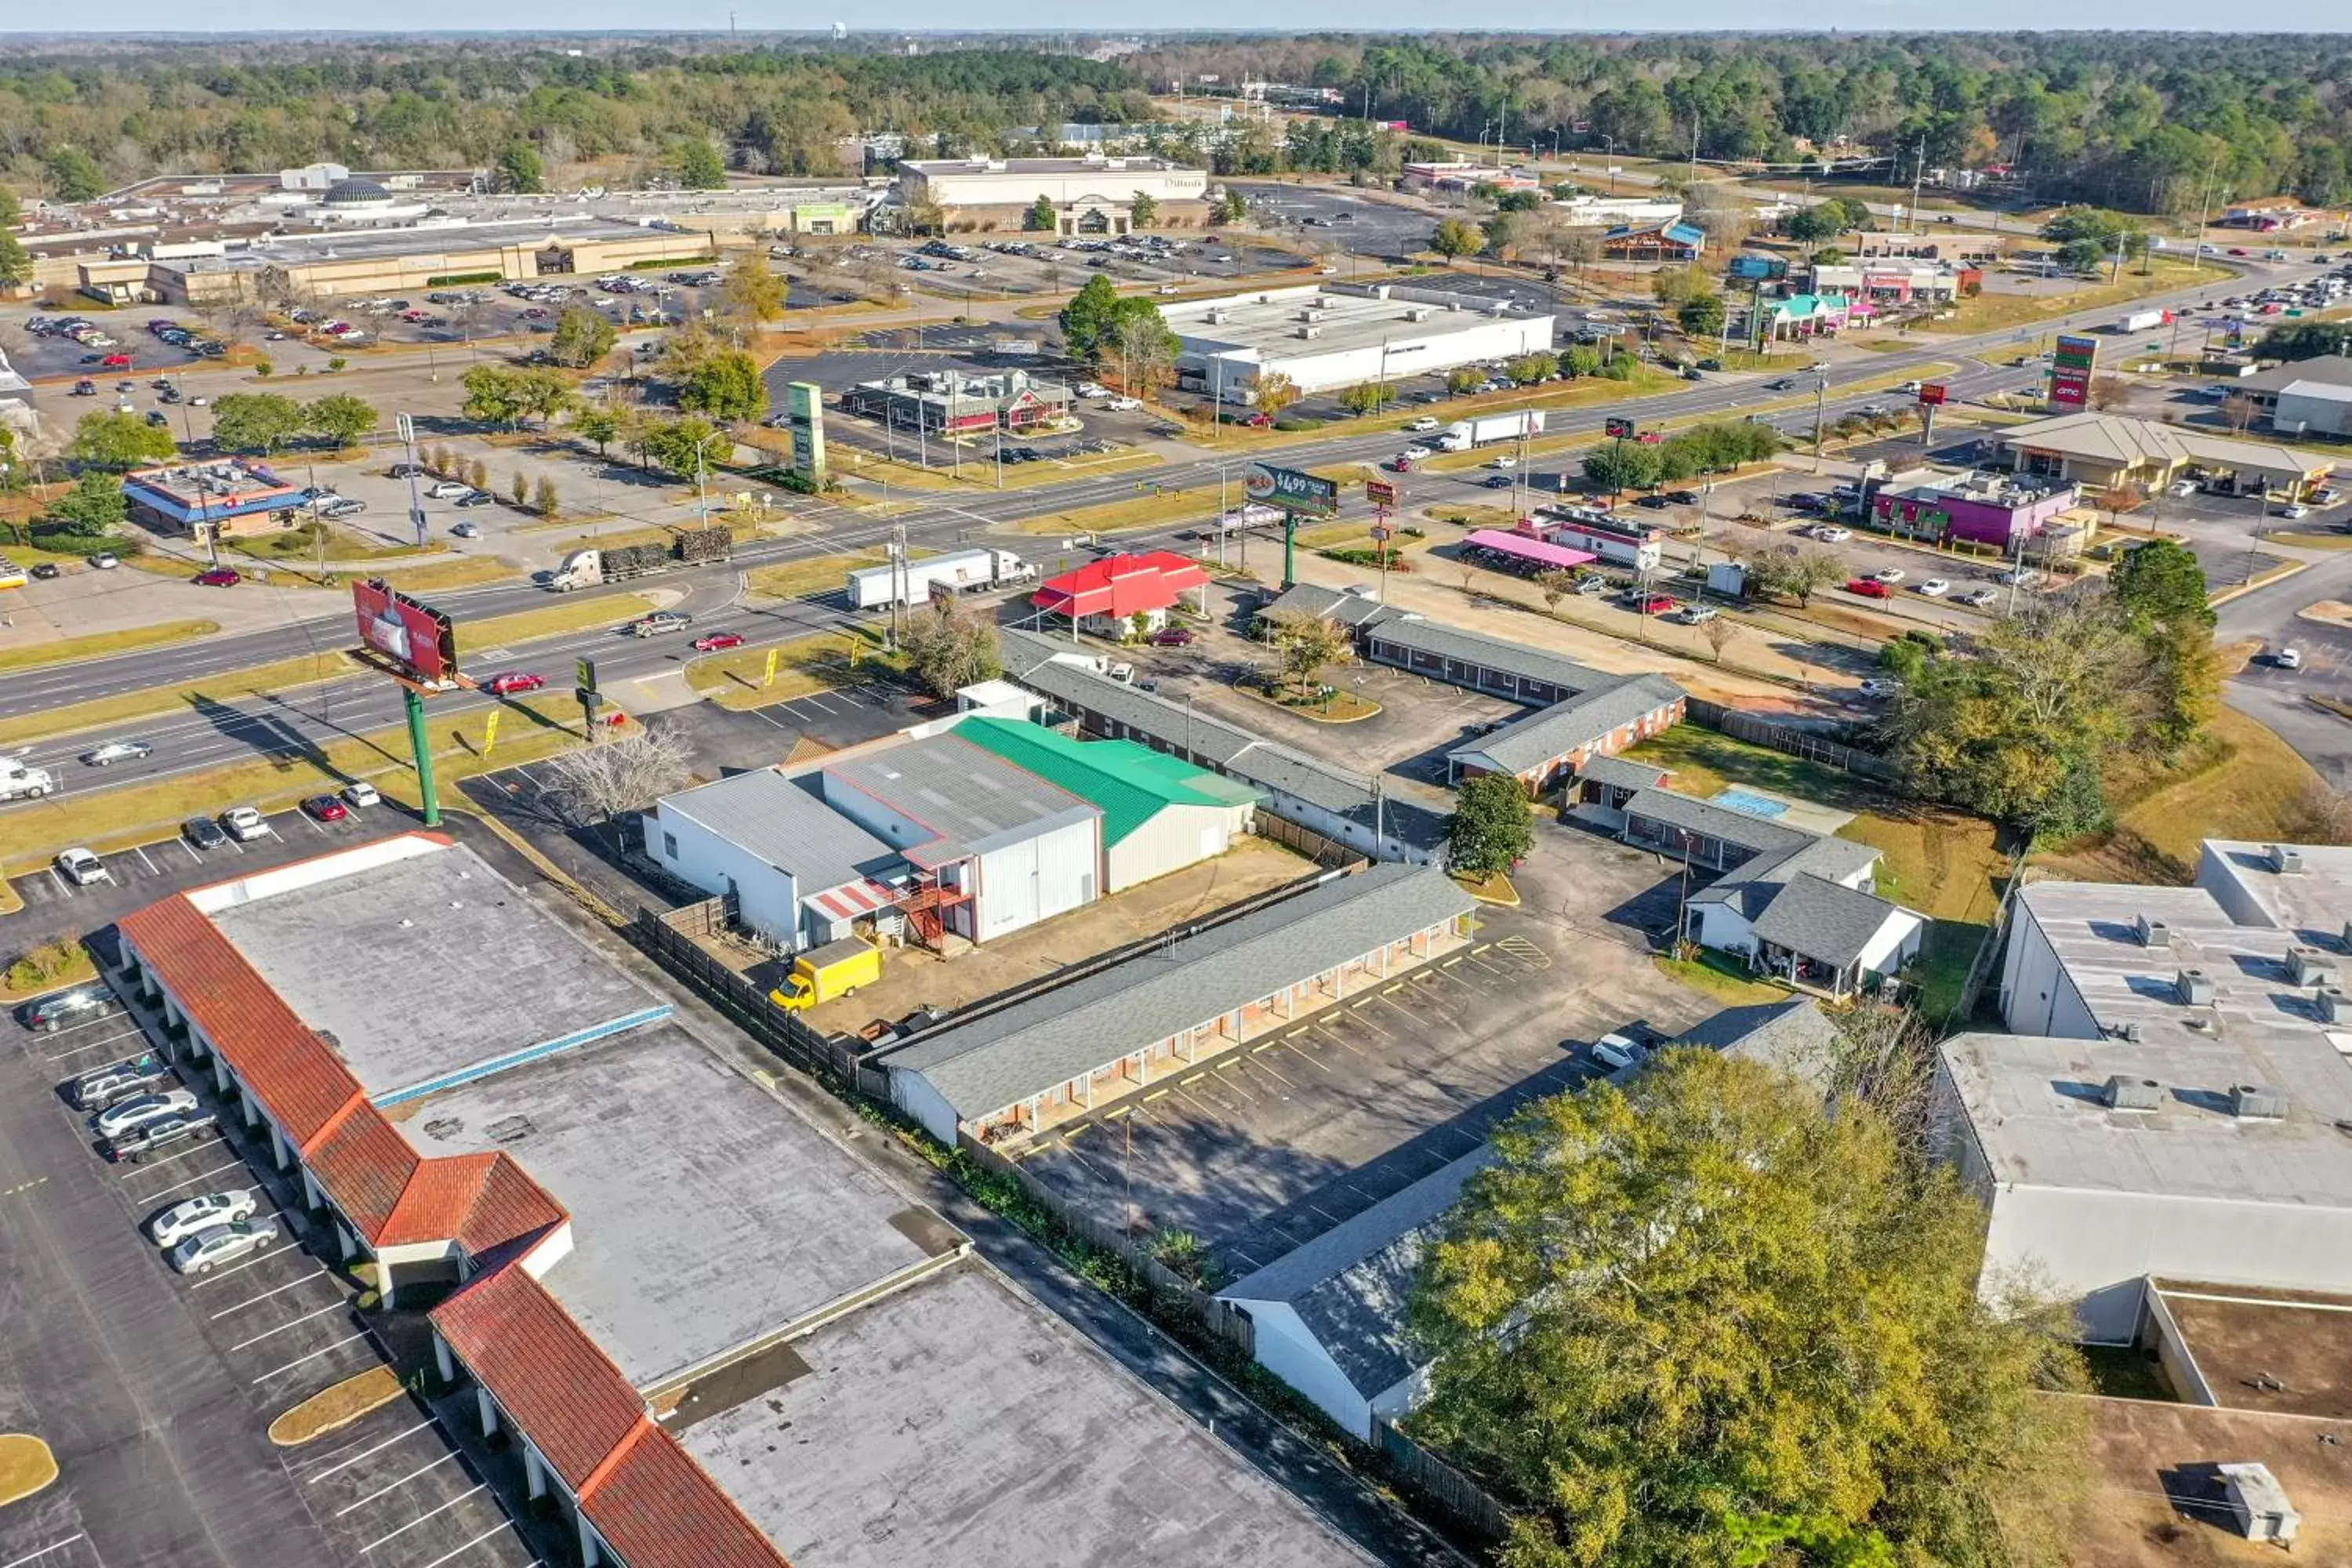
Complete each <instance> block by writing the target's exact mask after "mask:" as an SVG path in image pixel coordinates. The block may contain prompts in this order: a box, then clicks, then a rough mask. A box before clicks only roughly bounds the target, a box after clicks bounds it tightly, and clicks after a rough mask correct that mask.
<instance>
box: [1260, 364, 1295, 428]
mask: <svg viewBox="0 0 2352 1568" xmlns="http://www.w3.org/2000/svg"><path fill="white" fill-rule="evenodd" d="M1302 396H1304V394H1303V393H1301V392H1300V391H1299V390H1298V384H1297V382H1295V381H1293V380H1291V379H1290V377H1288V376H1287V375H1285V374H1283V373H1282V372H1280V371H1278V370H1272V371H1267V372H1266V373H1265V374H1263V375H1261V376H1259V377H1258V378H1257V384H1256V385H1255V386H1254V387H1253V388H1251V391H1250V406H1251V407H1253V408H1255V409H1256V410H1257V411H1258V412H1259V413H1261V414H1263V415H1265V416H1266V417H1267V418H1269V419H1279V418H1281V417H1282V411H1283V410H1284V409H1286V408H1287V407H1289V406H1290V405H1292V404H1294V403H1296V402H1297V401H1298V400H1299V398H1300V397H1302Z"/></svg>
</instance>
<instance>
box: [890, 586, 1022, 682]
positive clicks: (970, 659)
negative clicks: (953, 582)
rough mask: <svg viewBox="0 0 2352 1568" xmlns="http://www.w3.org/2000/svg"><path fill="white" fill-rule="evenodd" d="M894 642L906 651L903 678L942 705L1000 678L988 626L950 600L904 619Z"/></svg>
mask: <svg viewBox="0 0 2352 1568" xmlns="http://www.w3.org/2000/svg"><path fill="white" fill-rule="evenodd" d="M899 640H900V642H901V643H902V644H903V645H904V647H906V650H907V669H908V673H909V674H911V675H912V676H914V678H915V679H917V680H918V681H919V682H921V684H922V686H923V689H925V690H927V691H929V693H930V694H931V695H932V696H934V697H937V698H940V699H942V700H945V699H947V698H950V697H952V696H954V695H955V694H956V692H957V691H958V690H960V689H962V688H964V687H967V686H970V685H971V684H973V683H974V682H976V681H982V680H993V679H996V678H997V677H998V676H1000V675H1002V674H1003V673H1004V665H1003V660H1002V659H1001V658H999V657H998V654H997V647H996V626H995V625H994V623H992V622H991V621H989V620H987V619H985V618H983V617H982V616H976V615H973V614H972V613H971V611H970V610H968V609H966V608H965V607H964V606H963V605H961V604H959V603H958V602H957V601H955V600H953V599H940V600H936V601H934V602H933V603H932V605H931V606H930V608H929V610H928V611H922V612H918V613H917V614H915V615H913V616H908V620H907V626H906V629H905V631H904V632H903V633H902V634H901V635H900V638H899Z"/></svg>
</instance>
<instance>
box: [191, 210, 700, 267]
mask: <svg viewBox="0 0 2352 1568" xmlns="http://www.w3.org/2000/svg"><path fill="white" fill-rule="evenodd" d="M396 195H397V196H398V197H399V198H400V199H404V200H415V201H431V200H432V199H433V196H432V193H429V192H423V191H415V192H407V191H404V192H399V193H396ZM699 232H700V231H698V230H694V231H686V232H684V233H682V234H681V233H680V231H679V230H677V229H676V228H675V227H672V226H666V225H661V224H654V225H645V224H635V223H620V222H616V221H614V220H612V219H609V218H596V217H583V218H572V217H559V218H556V219H555V220H554V221H552V222H551V221H550V220H549V219H548V218H546V217H535V218H522V219H516V220H514V221H512V222H501V221H493V222H488V223H463V224H450V225H447V226H438V227H434V228H396V227H395V228H339V229H335V230H333V231H332V232H331V233H324V234H315V235H313V234H289V235H274V236H270V237H267V238H261V239H257V240H255V241H254V243H253V244H252V245H251V246H250V247H246V248H244V249H236V250H231V251H230V252H229V253H228V254H227V255H226V256H200V257H194V258H189V259H188V260H186V261H184V262H179V263H173V262H166V263H164V265H165V266H167V267H173V266H177V267H180V268H184V269H185V270H188V271H191V272H205V271H212V270H215V269H217V268H223V267H261V266H268V265H273V264H275V265H279V266H300V265H304V264H307V263H310V262H315V261H331V260H345V259H349V258H353V257H370V256H373V257H388V256H432V255H435V254H437V253H439V252H441V251H445V250H487V249H489V248H491V247H496V246H501V245H529V246H531V247H534V248H536V247H541V246H547V245H564V244H568V243H572V242H574V241H578V240H583V239H642V238H645V237H646V236H648V235H655V234H680V237H684V238H691V237H695V236H696V235H698V233H699Z"/></svg>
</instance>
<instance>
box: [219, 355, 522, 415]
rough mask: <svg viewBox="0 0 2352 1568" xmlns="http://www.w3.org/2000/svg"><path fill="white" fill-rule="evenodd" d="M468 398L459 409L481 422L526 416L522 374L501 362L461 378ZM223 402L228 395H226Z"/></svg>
mask: <svg viewBox="0 0 2352 1568" xmlns="http://www.w3.org/2000/svg"><path fill="white" fill-rule="evenodd" d="M458 384H459V385H461V386H463V387H464V388H465V389H466V400H465V401H464V402H463V403H461V404H459V405H457V412H459V413H460V414H463V415H464V416H466V417H467V418H468V419H471V420H474V421H475V422H477V423H478V424H482V425H496V426H499V427H500V428H502V429H510V428H512V427H513V426H515V425H517V424H519V423H520V422H521V419H522V416H523V406H522V383H521V377H520V376H519V375H517V374H515V373H514V372H513V371H510V370H508V369H506V368H504V367H503V366H500V365H495V364H478V365H476V366H475V367H474V368H473V369H471V370H469V371H467V373H466V374H464V375H463V376H462V377H460V378H459V381H458ZM223 401H224V402H226V399H223Z"/></svg>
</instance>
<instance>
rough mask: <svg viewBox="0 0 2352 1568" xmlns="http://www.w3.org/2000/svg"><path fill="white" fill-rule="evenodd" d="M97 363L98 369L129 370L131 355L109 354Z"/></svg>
mask: <svg viewBox="0 0 2352 1568" xmlns="http://www.w3.org/2000/svg"><path fill="white" fill-rule="evenodd" d="M98 365H99V368H100V370H129V369H130V368H131V356H130V355H129V354H109V355H107V356H106V357H105V358H104V359H102V360H100V361H99V362H98Z"/></svg>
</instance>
